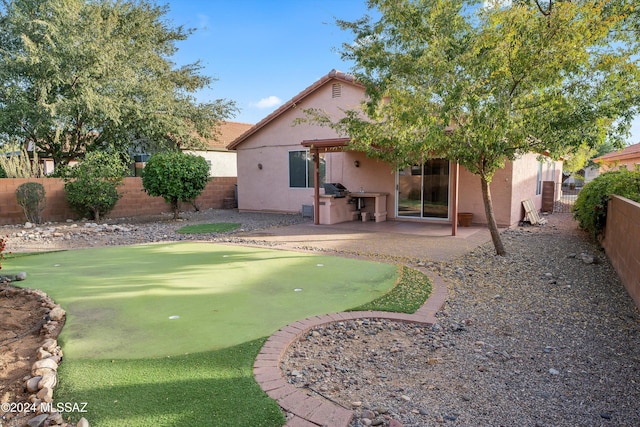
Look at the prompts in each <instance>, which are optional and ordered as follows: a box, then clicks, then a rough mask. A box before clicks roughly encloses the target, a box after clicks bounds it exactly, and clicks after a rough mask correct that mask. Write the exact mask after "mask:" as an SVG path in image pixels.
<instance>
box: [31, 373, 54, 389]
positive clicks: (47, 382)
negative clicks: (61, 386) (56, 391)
mask: <svg viewBox="0 0 640 427" xmlns="http://www.w3.org/2000/svg"><path fill="white" fill-rule="evenodd" d="M36 378H37V377H36ZM56 384H58V376H57V375H56V373H55V371H54V372H49V373H46V374H44V375H43V376H42V379H41V380H40V382H38V388H39V389H42V388H45V387H46V388H50V389H53V388H54V387H55V386H56Z"/></svg>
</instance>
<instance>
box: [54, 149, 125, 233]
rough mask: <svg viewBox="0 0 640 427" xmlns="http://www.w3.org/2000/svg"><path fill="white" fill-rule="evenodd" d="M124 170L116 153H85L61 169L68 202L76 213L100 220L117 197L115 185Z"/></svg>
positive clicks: (117, 183)
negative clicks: (82, 156) (83, 156)
mask: <svg viewBox="0 0 640 427" xmlns="http://www.w3.org/2000/svg"><path fill="white" fill-rule="evenodd" d="M127 172H128V169H127V166H126V165H125V164H124V162H123V161H122V160H121V158H120V156H119V155H117V154H111V153H105V152H94V153H87V155H86V156H85V158H84V160H83V161H82V162H80V163H78V164H77V165H76V166H72V167H67V168H64V170H62V171H61V175H62V178H63V179H64V181H65V184H64V191H65V193H66V196H67V201H68V202H69V205H70V206H71V207H72V208H73V210H75V211H76V212H77V213H78V214H80V215H82V216H85V217H88V218H92V219H95V220H96V221H100V217H102V216H104V215H106V214H107V213H109V212H110V211H111V210H112V209H113V208H114V206H115V205H116V203H117V202H118V200H120V197H121V195H120V194H119V193H118V190H117V187H118V185H120V184H121V183H122V178H124V176H125V175H126V174H127Z"/></svg>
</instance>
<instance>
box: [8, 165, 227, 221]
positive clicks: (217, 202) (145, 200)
mask: <svg viewBox="0 0 640 427" xmlns="http://www.w3.org/2000/svg"><path fill="white" fill-rule="evenodd" d="M29 181H32V182H39V183H40V184H42V185H43V186H44V189H45V193H46V200H47V203H46V208H45V210H44V212H43V213H42V220H43V221H44V222H48V221H51V222H59V221H65V220H67V219H78V215H77V214H76V213H75V212H74V211H73V210H72V209H71V208H70V207H69V205H68V203H67V200H66V198H65V194H64V182H63V181H62V180H60V179H57V178H39V179H31V178H29V179H23V178H2V179H0V224H2V225H6V224H22V223H24V222H25V216H24V213H23V212H22V208H21V207H20V206H19V205H18V202H17V201H16V189H17V188H18V187H19V186H20V185H21V184H23V183H25V182H29ZM236 182H237V178H235V177H224V178H213V179H212V180H211V181H210V182H209V183H208V184H207V187H206V188H205V189H204V191H203V192H202V194H201V195H200V197H198V199H196V203H197V205H198V206H199V207H200V209H203V210H204V209H209V208H213V209H222V208H223V207H226V206H225V199H230V198H234V197H235V185H236ZM118 192H120V193H121V194H122V198H121V199H120V200H118V203H117V204H116V206H115V208H114V209H113V210H112V211H111V212H110V213H109V215H107V218H122V217H136V216H145V215H157V214H160V213H162V212H170V211H171V207H170V205H169V204H167V203H166V202H165V201H164V200H163V199H162V197H150V196H149V195H147V193H145V192H144V191H143V188H142V179H141V178H125V179H124V181H123V183H122V185H121V186H120V187H118ZM185 209H192V208H191V206H185Z"/></svg>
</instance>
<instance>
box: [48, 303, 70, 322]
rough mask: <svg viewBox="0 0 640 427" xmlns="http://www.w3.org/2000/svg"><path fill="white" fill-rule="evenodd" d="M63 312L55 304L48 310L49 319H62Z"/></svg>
mask: <svg viewBox="0 0 640 427" xmlns="http://www.w3.org/2000/svg"><path fill="white" fill-rule="evenodd" d="M65 314H66V312H65V311H64V310H63V309H62V307H60V306H59V305H57V306H55V307H54V308H53V310H51V311H50V312H49V318H50V319H51V320H55V321H58V320H62V318H63V317H64V315H65Z"/></svg>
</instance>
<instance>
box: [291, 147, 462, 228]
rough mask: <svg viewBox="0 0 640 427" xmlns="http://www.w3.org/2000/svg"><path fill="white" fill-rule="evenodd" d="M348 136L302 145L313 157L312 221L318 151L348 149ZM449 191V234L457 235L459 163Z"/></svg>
mask: <svg viewBox="0 0 640 427" xmlns="http://www.w3.org/2000/svg"><path fill="white" fill-rule="evenodd" d="M349 141H350V139H349V138H329V139H306V140H304V141H302V143H301V144H302V146H303V147H305V148H308V149H309V152H310V153H311V156H312V159H313V223H314V224H315V225H319V224H320V153H330V152H339V151H345V150H348V148H347V146H348V144H349ZM449 173H451V174H452V175H453V182H452V187H453V188H452V192H451V235H452V236H457V235H458V181H459V179H460V164H459V163H458V162H455V166H454V168H453V172H451V171H450V172H449Z"/></svg>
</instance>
